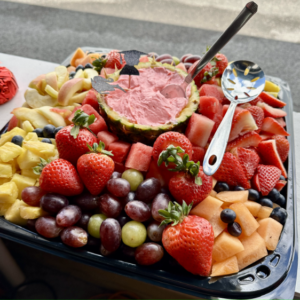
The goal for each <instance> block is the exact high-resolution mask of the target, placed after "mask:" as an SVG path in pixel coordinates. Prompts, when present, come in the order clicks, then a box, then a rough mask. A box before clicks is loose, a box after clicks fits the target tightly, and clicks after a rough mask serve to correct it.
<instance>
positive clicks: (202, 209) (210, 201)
mask: <svg viewBox="0 0 300 300" xmlns="http://www.w3.org/2000/svg"><path fill="white" fill-rule="evenodd" d="M222 204H223V202H222V201H220V200H218V199H216V198H214V197H211V196H208V197H206V198H205V199H204V200H203V201H202V202H200V203H199V204H198V205H197V206H195V207H194V208H193V209H192V210H191V215H196V216H199V217H202V218H204V219H206V220H209V219H210V218H211V217H212V216H213V215H214V214H215V213H216V212H217V211H218V209H219V208H220V207H221V205H222Z"/></svg>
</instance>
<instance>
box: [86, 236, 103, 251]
mask: <svg viewBox="0 0 300 300" xmlns="http://www.w3.org/2000/svg"><path fill="white" fill-rule="evenodd" d="M100 245H101V240H100V239H97V238H95V237H93V236H91V235H88V241H87V244H86V246H87V247H88V249H89V250H93V251H95V250H97V251H98V249H99V247H100Z"/></svg>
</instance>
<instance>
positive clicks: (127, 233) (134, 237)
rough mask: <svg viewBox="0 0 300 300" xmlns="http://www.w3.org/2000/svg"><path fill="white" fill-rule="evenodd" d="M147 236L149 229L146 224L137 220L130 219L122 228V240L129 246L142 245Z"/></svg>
mask: <svg viewBox="0 0 300 300" xmlns="http://www.w3.org/2000/svg"><path fill="white" fill-rule="evenodd" d="M146 238H147V230H146V227H145V226H144V224H142V223H140V222H137V221H130V222H128V223H126V224H125V225H124V226H123V228H122V241H123V243H124V244H125V245H127V246H129V247H132V248H134V247H138V246H140V245H142V244H143V243H144V242H145V240H146Z"/></svg>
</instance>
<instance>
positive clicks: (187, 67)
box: [183, 63, 193, 71]
mask: <svg viewBox="0 0 300 300" xmlns="http://www.w3.org/2000/svg"><path fill="white" fill-rule="evenodd" d="M183 64H184V66H185V68H186V70H187V71H188V70H189V68H190V67H191V66H192V65H193V64H191V63H183Z"/></svg>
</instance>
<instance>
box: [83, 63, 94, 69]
mask: <svg viewBox="0 0 300 300" xmlns="http://www.w3.org/2000/svg"><path fill="white" fill-rule="evenodd" d="M93 68H94V67H93V65H92V64H86V65H85V66H84V69H93Z"/></svg>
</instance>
